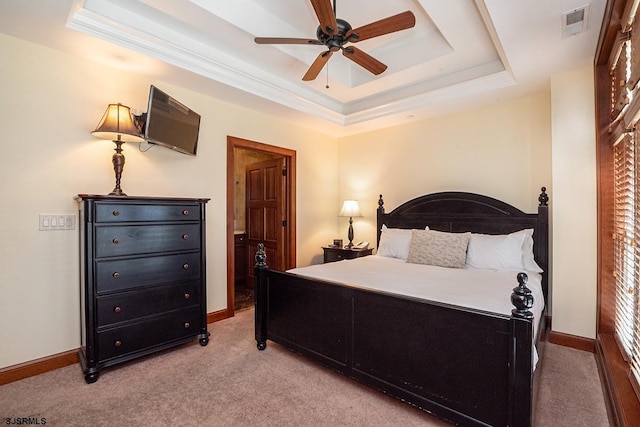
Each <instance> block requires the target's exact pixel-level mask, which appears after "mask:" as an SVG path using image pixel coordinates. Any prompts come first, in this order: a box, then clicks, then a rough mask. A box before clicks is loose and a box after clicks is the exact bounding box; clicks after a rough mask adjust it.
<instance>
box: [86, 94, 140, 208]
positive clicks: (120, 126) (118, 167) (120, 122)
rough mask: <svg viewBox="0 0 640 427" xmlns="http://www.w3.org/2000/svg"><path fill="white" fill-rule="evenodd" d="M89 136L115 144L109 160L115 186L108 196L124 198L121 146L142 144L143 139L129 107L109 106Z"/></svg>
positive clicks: (120, 105)
mask: <svg viewBox="0 0 640 427" xmlns="http://www.w3.org/2000/svg"><path fill="white" fill-rule="evenodd" d="M91 135H93V136H96V137H98V138H102V139H111V140H112V141H113V142H115V144H116V148H115V151H116V152H115V154H114V155H113V158H112V159H111V161H112V163H113V170H114V172H115V174H116V186H115V188H114V189H113V191H112V192H111V193H109V195H110V196H126V194H125V193H124V192H123V191H122V188H120V178H121V177H122V171H123V170H124V154H122V144H124V143H125V142H142V141H144V138H143V137H142V136H140V134H139V132H138V129H137V128H136V126H135V125H134V124H133V119H132V117H131V111H130V110H129V107H126V106H124V105H122V104H109V106H108V107H107V111H105V113H104V115H103V116H102V119H101V120H100V123H99V124H98V126H97V127H96V130H94V131H93V132H91Z"/></svg>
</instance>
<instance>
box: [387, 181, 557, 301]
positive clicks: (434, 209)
mask: <svg viewBox="0 0 640 427" xmlns="http://www.w3.org/2000/svg"><path fill="white" fill-rule="evenodd" d="M538 202H539V205H538V213H535V214H528V213H525V212H522V211H521V210H520V209H518V208H516V207H514V206H512V205H510V204H508V203H505V202H503V201H500V200H497V199H494V198H492V197H488V196H483V195H481V194H475V193H464V192H456V191H450V192H442V193H433V194H427V195H424V196H420V197H417V198H415V199H413V200H409V201H408V202H405V203H403V204H402V205H400V206H398V207H397V208H395V209H394V210H392V211H391V212H389V213H385V211H384V201H383V200H382V195H380V199H379V200H378V231H377V233H378V246H379V243H380V231H381V229H382V225H383V224H384V225H386V226H387V227H389V228H408V229H411V228H415V229H424V227H426V226H428V227H429V228H430V229H431V230H438V231H448V232H453V233H460V232H465V231H470V232H472V233H483V234H508V233H512V232H514V231H518V230H522V229H525V228H533V253H534V257H535V260H536V262H537V263H538V265H539V266H540V267H541V268H542V269H543V270H544V274H543V275H542V287H543V292H544V296H545V299H547V296H548V291H549V277H550V274H549V273H550V272H549V206H548V202H549V196H548V195H547V193H546V188H545V187H542V189H541V193H540V196H539V197H538Z"/></svg>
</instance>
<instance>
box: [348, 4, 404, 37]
mask: <svg viewBox="0 0 640 427" xmlns="http://www.w3.org/2000/svg"><path fill="white" fill-rule="evenodd" d="M415 25H416V17H415V15H414V14H413V12H411V11H406V12H403V13H399V14H397V15H393V16H389V17H388V18H385V19H381V20H379V21H376V22H372V23H370V24H367V25H363V26H362V27H358V28H355V29H353V30H351V31H349V32H347V34H346V35H345V39H349V36H351V34H353V33H356V34H357V35H358V36H360V37H358V39H356V40H351V41H352V42H353V43H356V42H361V41H362V40H367V39H371V38H373V37H378V36H383V35H385V34H389V33H395V32H396V31H401V30H406V29H407V28H412V27H413V26H415Z"/></svg>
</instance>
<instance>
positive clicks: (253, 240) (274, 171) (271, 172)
mask: <svg viewBox="0 0 640 427" xmlns="http://www.w3.org/2000/svg"><path fill="white" fill-rule="evenodd" d="M245 173H246V209H247V213H246V231H247V240H248V247H249V276H250V279H251V283H253V276H254V275H253V272H254V271H253V266H254V265H255V262H254V255H255V253H256V251H257V250H258V243H264V249H265V253H266V254H267V265H268V266H269V268H271V269H274V270H280V271H283V270H284V269H285V257H284V253H285V249H286V248H285V227H286V226H287V224H286V211H285V194H286V193H285V184H286V170H285V159H284V157H281V158H276V159H271V160H265V161H262V162H257V163H252V164H249V165H247V166H246V169H245Z"/></svg>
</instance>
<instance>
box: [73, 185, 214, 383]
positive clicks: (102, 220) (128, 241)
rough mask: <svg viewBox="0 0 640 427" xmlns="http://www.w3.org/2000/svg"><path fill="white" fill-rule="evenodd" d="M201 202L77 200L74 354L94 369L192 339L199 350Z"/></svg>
mask: <svg viewBox="0 0 640 427" xmlns="http://www.w3.org/2000/svg"><path fill="white" fill-rule="evenodd" d="M208 200H209V199H186V198H170V199H169V198H156V197H117V196H99V195H87V194H79V195H78V196H76V201H77V202H78V204H79V210H80V216H79V221H78V222H79V226H80V227H79V228H80V257H81V259H80V282H81V283H80V292H81V317H82V322H81V347H80V351H79V358H80V363H81V365H82V369H83V372H84V376H85V380H86V382H87V383H92V382H95V381H97V379H98V375H99V371H100V369H102V368H105V367H108V366H112V365H115V364H117V363H121V362H126V361H129V360H132V359H135V358H137V357H140V356H145V355H149V354H151V353H154V352H157V351H160V350H163V349H166V348H169V347H172V346H176V345H179V344H182V343H185V342H188V341H191V340H194V339H199V340H200V344H201V345H203V346H205V345H207V343H208V342H209V335H208V332H207V303H206V277H205V272H206V268H205V204H206V202H207V201H208Z"/></svg>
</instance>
